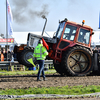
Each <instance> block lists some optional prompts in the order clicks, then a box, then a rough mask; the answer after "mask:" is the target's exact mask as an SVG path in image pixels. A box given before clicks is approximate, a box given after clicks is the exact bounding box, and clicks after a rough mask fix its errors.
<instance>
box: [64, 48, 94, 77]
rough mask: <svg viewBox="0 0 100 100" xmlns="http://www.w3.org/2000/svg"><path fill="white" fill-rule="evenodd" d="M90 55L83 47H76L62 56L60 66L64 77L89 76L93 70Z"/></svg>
mask: <svg viewBox="0 0 100 100" xmlns="http://www.w3.org/2000/svg"><path fill="white" fill-rule="evenodd" d="M92 63H93V61H92V54H91V52H90V51H89V50H88V49H87V48H84V47H81V46H76V47H73V48H72V49H71V48H70V50H68V51H67V52H65V53H64V54H63V57H62V66H63V67H64V68H65V74H66V75H68V74H69V75H72V76H84V75H88V74H90V72H91V71H92V68H93V64H92Z"/></svg>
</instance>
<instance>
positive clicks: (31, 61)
mask: <svg viewBox="0 0 100 100" xmlns="http://www.w3.org/2000/svg"><path fill="white" fill-rule="evenodd" d="M27 61H28V62H30V63H31V64H32V65H33V66H34V67H35V66H36V65H35V64H34V62H33V59H32V58H30V59H27Z"/></svg>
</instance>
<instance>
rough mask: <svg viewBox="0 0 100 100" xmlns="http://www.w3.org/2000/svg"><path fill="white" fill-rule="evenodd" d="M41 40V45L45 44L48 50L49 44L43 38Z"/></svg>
mask: <svg viewBox="0 0 100 100" xmlns="http://www.w3.org/2000/svg"><path fill="white" fill-rule="evenodd" d="M42 41H43V46H45V47H46V48H47V50H49V46H48V44H47V43H46V41H45V40H44V39H43V38H42Z"/></svg>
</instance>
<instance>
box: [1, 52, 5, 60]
mask: <svg viewBox="0 0 100 100" xmlns="http://www.w3.org/2000/svg"><path fill="white" fill-rule="evenodd" d="M1 61H4V55H3V51H2V52H1Z"/></svg>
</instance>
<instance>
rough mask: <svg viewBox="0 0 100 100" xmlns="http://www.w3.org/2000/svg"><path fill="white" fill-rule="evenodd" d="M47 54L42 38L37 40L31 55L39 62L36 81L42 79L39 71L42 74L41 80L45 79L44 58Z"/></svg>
mask: <svg viewBox="0 0 100 100" xmlns="http://www.w3.org/2000/svg"><path fill="white" fill-rule="evenodd" d="M47 55H48V52H47V50H46V48H45V47H44V46H43V43H42V40H39V43H38V45H37V46H36V48H35V50H34V53H33V56H34V57H35V58H36V59H37V63H38V64H39V71H38V75H37V81H42V80H41V79H40V75H41V72H42V75H43V80H44V81H46V78H45V74H44V60H45V58H46V56H47Z"/></svg>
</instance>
